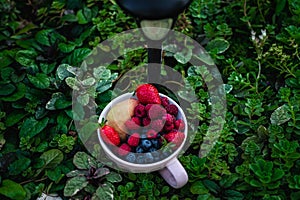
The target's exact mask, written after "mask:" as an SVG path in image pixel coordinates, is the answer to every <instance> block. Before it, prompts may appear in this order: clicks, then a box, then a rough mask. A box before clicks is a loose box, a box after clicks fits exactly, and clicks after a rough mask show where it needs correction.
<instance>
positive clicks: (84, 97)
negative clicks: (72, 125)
mask: <svg viewBox="0 0 300 200" xmlns="http://www.w3.org/2000/svg"><path fill="white" fill-rule="evenodd" d="M77 101H78V102H79V103H80V104H81V105H83V106H86V105H87V104H88V103H89V101H90V96H89V94H83V95H79V96H78V97H77Z"/></svg>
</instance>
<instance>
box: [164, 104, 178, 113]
mask: <svg viewBox="0 0 300 200" xmlns="http://www.w3.org/2000/svg"><path fill="white" fill-rule="evenodd" d="M166 110H167V113H169V114H171V115H174V116H177V114H178V108H177V106H176V105H174V104H170V105H168V106H167V107H166Z"/></svg>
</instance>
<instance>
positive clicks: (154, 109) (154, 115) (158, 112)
mask: <svg viewBox="0 0 300 200" xmlns="http://www.w3.org/2000/svg"><path fill="white" fill-rule="evenodd" d="M166 113H167V111H166V109H164V108H163V107H162V106H161V105H159V104H153V105H152V106H151V107H150V109H149V110H148V117H149V118H150V119H161V118H162V117H163V116H165V115H166Z"/></svg>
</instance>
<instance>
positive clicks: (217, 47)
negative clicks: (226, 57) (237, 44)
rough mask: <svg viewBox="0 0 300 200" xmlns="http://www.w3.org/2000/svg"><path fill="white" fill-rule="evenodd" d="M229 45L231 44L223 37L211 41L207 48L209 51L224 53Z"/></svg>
mask: <svg viewBox="0 0 300 200" xmlns="http://www.w3.org/2000/svg"><path fill="white" fill-rule="evenodd" d="M229 46H230V44H229V42H228V41H227V40H225V39H223V38H216V39H214V40H212V41H210V42H209V43H208V44H207V46H206V48H205V49H206V50H207V51H216V52H217V53H218V54H220V53H224V52H225V51H226V50H227V49H228V48H229Z"/></svg>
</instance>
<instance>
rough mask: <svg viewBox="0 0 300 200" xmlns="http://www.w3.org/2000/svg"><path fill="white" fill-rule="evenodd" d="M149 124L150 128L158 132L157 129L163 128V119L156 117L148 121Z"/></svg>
mask: <svg viewBox="0 0 300 200" xmlns="http://www.w3.org/2000/svg"><path fill="white" fill-rule="evenodd" d="M150 126H151V128H152V129H153V130H155V131H157V132H159V131H161V130H162V129H163V127H164V123H163V120H161V119H156V120H154V121H152V122H151V123H150Z"/></svg>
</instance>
